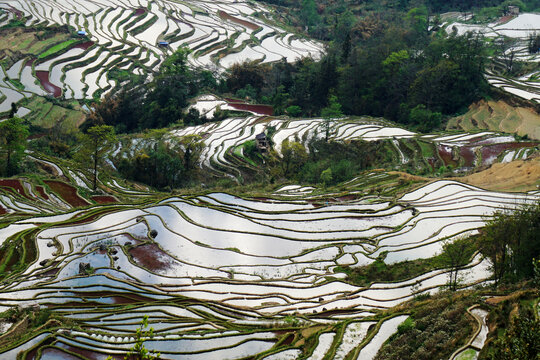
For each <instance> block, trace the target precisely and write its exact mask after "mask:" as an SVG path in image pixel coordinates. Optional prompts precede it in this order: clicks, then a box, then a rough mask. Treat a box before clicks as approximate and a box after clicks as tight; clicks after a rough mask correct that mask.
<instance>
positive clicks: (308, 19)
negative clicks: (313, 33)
mask: <svg viewBox="0 0 540 360" xmlns="http://www.w3.org/2000/svg"><path fill="white" fill-rule="evenodd" d="M300 20H301V21H302V24H304V26H306V27H307V28H308V29H309V28H310V27H312V26H315V25H317V24H318V23H319V22H320V21H321V18H320V16H319V14H318V13H317V5H316V4H315V1H314V0H302V7H301V9H300Z"/></svg>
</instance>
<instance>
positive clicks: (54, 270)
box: [40, 265, 60, 277]
mask: <svg viewBox="0 0 540 360" xmlns="http://www.w3.org/2000/svg"><path fill="white" fill-rule="evenodd" d="M51 266H54V265H51ZM59 271H60V269H59V268H54V269H51V270H47V271H45V272H44V273H41V274H40V275H41V276H43V277H47V276H55V275H56V274H58V272H59Z"/></svg>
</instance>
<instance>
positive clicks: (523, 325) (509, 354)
mask: <svg viewBox="0 0 540 360" xmlns="http://www.w3.org/2000/svg"><path fill="white" fill-rule="evenodd" d="M533 311H534V310H533ZM533 311H531V310H530V309H523V308H521V309H520V314H519V316H517V317H516V318H515V319H514V321H513V322H512V324H511V325H510V328H509V329H507V330H506V331H505V332H504V335H503V336H502V337H501V338H499V339H497V340H496V341H495V342H494V343H493V345H492V348H493V350H492V351H491V352H490V353H489V354H488V356H487V358H488V359H489V360H537V359H538V358H539V356H540V321H539V320H538V318H536V317H535V316H534V314H533Z"/></svg>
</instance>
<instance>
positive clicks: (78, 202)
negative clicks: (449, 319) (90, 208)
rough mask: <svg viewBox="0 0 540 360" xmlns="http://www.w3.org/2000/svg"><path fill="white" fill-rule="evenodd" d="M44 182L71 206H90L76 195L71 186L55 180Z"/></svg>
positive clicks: (74, 189) (75, 190)
mask: <svg viewBox="0 0 540 360" xmlns="http://www.w3.org/2000/svg"><path fill="white" fill-rule="evenodd" d="M44 182H45V184H47V185H48V186H49V187H50V188H51V189H52V190H53V191H54V192H55V193H57V194H58V195H60V197H61V198H62V199H64V201H66V202H67V203H68V204H70V205H71V206H74V207H79V206H87V205H90V203H89V202H88V201H86V200H85V199H83V198H82V197H80V196H79V195H78V194H77V189H76V188H74V187H73V186H71V185H68V184H66V183H65V182H62V181H56V180H45V181H44Z"/></svg>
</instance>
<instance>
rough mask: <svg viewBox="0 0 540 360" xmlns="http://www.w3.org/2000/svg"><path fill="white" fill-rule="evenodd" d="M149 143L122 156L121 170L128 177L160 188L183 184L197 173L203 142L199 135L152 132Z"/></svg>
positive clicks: (119, 169)
mask: <svg viewBox="0 0 540 360" xmlns="http://www.w3.org/2000/svg"><path fill="white" fill-rule="evenodd" d="M149 134H150V135H149V136H150V137H149V141H148V145H147V146H146V147H145V148H143V149H141V150H140V151H139V152H138V153H136V154H135V156H134V157H132V158H121V159H120V160H119V161H118V163H117V168H118V171H119V172H120V173H121V174H122V175H123V176H124V177H125V178H127V179H131V180H134V181H139V182H142V183H145V184H148V185H150V186H153V187H156V188H160V189H173V188H175V187H180V186H183V185H185V184H186V183H188V182H189V181H190V180H192V179H194V178H195V177H196V176H197V174H198V169H199V166H198V165H199V157H200V154H201V151H202V149H203V142H202V139H201V137H200V136H199V135H186V136H183V137H181V138H167V139H165V138H164V137H163V132H150V133H149Z"/></svg>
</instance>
